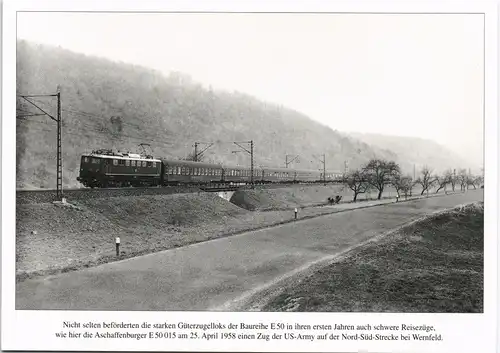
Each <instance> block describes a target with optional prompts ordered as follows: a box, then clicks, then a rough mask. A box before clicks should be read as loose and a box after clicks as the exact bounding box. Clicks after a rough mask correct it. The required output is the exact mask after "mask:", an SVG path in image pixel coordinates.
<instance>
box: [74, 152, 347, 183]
mask: <svg viewBox="0 0 500 353" xmlns="http://www.w3.org/2000/svg"><path fill="white" fill-rule="evenodd" d="M341 178H342V174H341V173H338V172H330V171H327V173H326V177H324V176H323V173H322V172H321V171H314V170H298V169H291V168H267V167H264V168H254V170H253V182H254V183H255V184H265V183H314V182H322V181H330V182H331V181H339V180H341ZM77 180H78V181H80V182H81V183H82V184H83V185H84V186H87V187H91V188H94V187H100V188H107V187H125V186H169V185H189V184H193V185H195V184H196V185H204V184H216V185H217V184H224V185H240V184H248V183H250V182H251V181H252V177H251V169H250V168H249V167H236V166H223V165H220V164H211V163H201V162H192V161H180V160H167V159H162V160H160V159H155V158H153V157H152V156H142V155H138V154H132V153H119V152H112V151H110V150H97V151H93V152H92V153H90V154H85V155H83V156H82V158H81V164H80V175H79V177H78V178H77Z"/></svg>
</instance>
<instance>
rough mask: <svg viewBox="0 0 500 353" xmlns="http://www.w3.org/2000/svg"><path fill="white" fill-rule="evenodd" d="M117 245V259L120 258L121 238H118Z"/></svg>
mask: <svg viewBox="0 0 500 353" xmlns="http://www.w3.org/2000/svg"><path fill="white" fill-rule="evenodd" d="M115 244H116V257H119V256H120V237H116V239H115Z"/></svg>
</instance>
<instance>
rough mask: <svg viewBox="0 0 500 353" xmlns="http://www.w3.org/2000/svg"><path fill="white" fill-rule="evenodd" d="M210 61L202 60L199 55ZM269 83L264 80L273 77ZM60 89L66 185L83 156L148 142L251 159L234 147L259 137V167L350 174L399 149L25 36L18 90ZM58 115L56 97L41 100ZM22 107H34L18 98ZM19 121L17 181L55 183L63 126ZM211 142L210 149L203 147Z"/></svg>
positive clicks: (219, 157)
mask: <svg viewBox="0 0 500 353" xmlns="http://www.w3.org/2000/svg"><path fill="white" fill-rule="evenodd" d="M200 60H202V59H200ZM262 79H265V78H264V77H263V78H262ZM58 85H59V86H60V89H61V102H62V116H63V121H64V125H63V158H64V185H65V186H67V187H74V186H78V183H77V181H76V177H77V173H78V168H79V156H80V155H81V154H82V153H84V152H89V151H91V150H93V149H98V148H112V149H116V150H121V151H134V152H135V151H137V149H138V145H139V144H140V143H149V144H151V146H152V150H153V153H154V155H155V156H156V157H165V158H176V159H183V158H186V157H187V156H188V155H189V154H190V153H192V151H193V144H194V142H195V141H199V142H215V144H214V146H213V147H211V148H210V149H208V150H207V151H206V153H205V159H204V160H205V161H210V162H225V163H233V164H240V165H249V160H250V159H249V155H248V154H246V153H232V151H235V150H238V147H237V146H235V145H231V144H230V143H225V142H228V141H229V142H230V141H248V140H253V141H254V146H255V147H254V148H255V164H256V166H260V165H263V166H277V167H283V166H284V164H285V155H286V154H291V155H296V154H297V155H300V163H293V164H291V165H290V167H295V168H301V169H320V168H322V167H321V162H319V160H318V159H316V158H315V157H314V156H317V157H318V158H321V157H320V155H322V154H323V153H325V154H326V161H327V168H328V169H330V170H342V169H343V168H344V161H345V160H350V166H351V167H352V166H357V165H360V164H362V163H364V162H366V161H368V160H369V159H370V158H373V157H374V156H378V157H381V158H388V159H394V158H396V156H395V154H394V153H392V152H389V151H385V150H382V149H378V148H372V147H370V146H369V145H368V144H366V143H363V142H360V141H358V140H356V139H352V138H350V137H347V136H344V135H342V134H340V133H338V132H336V131H334V130H332V129H330V128H328V127H325V126H323V125H321V124H319V123H317V122H315V121H313V120H311V119H310V118H308V117H307V116H305V115H304V114H301V113H299V112H296V111H293V110H290V109H287V108H284V107H281V106H278V105H276V104H272V103H266V102H262V101H259V100H257V99H255V98H253V97H251V96H248V95H245V94H241V93H238V92H220V91H214V90H212V89H210V88H204V87H202V86H201V85H199V84H197V83H196V82H193V81H192V80H191V79H190V78H189V77H188V76H186V75H182V74H177V73H175V74H171V75H170V76H165V75H163V74H161V73H159V72H155V71H153V70H150V69H147V68H143V67H138V66H134V65H129V64H124V63H117V62H112V61H109V60H106V59H101V58H96V57H89V56H85V55H82V54H77V53H73V52H70V51H67V50H64V49H61V48H55V47H49V46H42V45H37V44H33V43H30V42H26V41H18V43H17V93H18V94H50V93H54V92H56V89H57V86H58ZM36 102H37V104H39V105H40V106H41V107H43V108H44V109H45V110H46V111H48V112H50V113H53V114H55V112H56V100H55V99H47V98H37V99H36ZM17 107H18V110H19V112H23V111H29V112H35V109H34V107H32V106H30V105H29V104H27V103H22V100H21V99H18V104H17ZM27 120H28V121H24V120H21V119H18V121H17V172H18V173H17V183H18V185H17V187H18V188H40V187H45V188H50V187H55V177H54V175H55V166H56V160H55V155H56V127H55V123H54V122H52V121H51V120H50V119H49V118H47V117H43V116H42V117H40V116H38V117H30V118H27ZM203 147H204V146H203V145H201V146H200V148H203Z"/></svg>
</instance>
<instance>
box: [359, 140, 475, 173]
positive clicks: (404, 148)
mask: <svg viewBox="0 0 500 353" xmlns="http://www.w3.org/2000/svg"><path fill="white" fill-rule="evenodd" d="M349 136H351V137H353V138H356V139H359V140H360V141H363V142H365V143H367V144H369V145H371V146H374V147H378V148H381V149H387V150H390V151H394V152H395V153H397V155H398V158H397V160H398V161H399V163H400V165H401V166H402V168H404V169H405V170H407V171H411V173H409V174H413V165H415V168H416V171H417V173H418V172H419V170H421V169H422V167H423V166H428V167H430V168H432V169H433V170H434V171H435V172H437V173H440V172H443V171H445V170H446V169H448V168H451V169H453V168H456V169H459V168H467V167H469V166H470V163H468V162H467V161H465V160H464V159H463V158H461V157H460V156H458V155H457V154H456V153H453V152H452V151H450V150H449V149H447V148H446V147H444V146H442V145H440V144H438V143H436V142H434V141H431V140H427V139H422V138H418V137H400V136H390V135H381V134H366V133H357V132H351V133H349Z"/></svg>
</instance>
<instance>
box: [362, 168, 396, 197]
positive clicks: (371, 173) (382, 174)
mask: <svg viewBox="0 0 500 353" xmlns="http://www.w3.org/2000/svg"><path fill="white" fill-rule="evenodd" d="M363 172H364V174H365V175H366V177H367V180H368V183H369V184H370V185H371V186H373V187H374V188H375V189H377V190H378V196H377V199H378V200H380V199H381V198H382V193H383V192H384V188H385V186H386V185H389V184H391V183H392V180H393V179H394V177H395V176H396V175H398V174H399V173H400V168H399V165H398V164H397V163H396V162H394V161H386V160H382V159H372V160H371V161H369V162H368V164H367V165H366V166H365V167H364V168H363Z"/></svg>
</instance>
